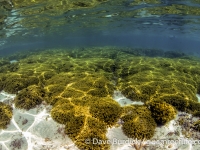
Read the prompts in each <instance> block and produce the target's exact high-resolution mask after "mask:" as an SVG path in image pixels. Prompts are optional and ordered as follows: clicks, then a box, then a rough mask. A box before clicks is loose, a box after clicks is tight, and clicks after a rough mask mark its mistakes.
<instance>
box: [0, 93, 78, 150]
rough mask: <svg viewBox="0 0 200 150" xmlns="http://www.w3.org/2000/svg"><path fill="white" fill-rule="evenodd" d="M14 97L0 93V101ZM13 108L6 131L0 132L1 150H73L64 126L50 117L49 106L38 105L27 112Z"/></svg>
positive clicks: (10, 99) (73, 146)
mask: <svg viewBox="0 0 200 150" xmlns="http://www.w3.org/2000/svg"><path fill="white" fill-rule="evenodd" d="M14 97H15V95H10V94H7V93H5V92H1V93H0V99H1V100H0V101H3V102H6V101H7V102H8V101H12V100H13V98H14ZM12 107H13V117H12V119H11V122H10V124H9V125H8V127H7V129H6V130H0V149H1V150H11V149H15V148H16V149H20V150H41V149H45V150H46V149H49V150H51V149H52V150H64V149H67V148H68V149H71V150H75V149H76V147H75V145H74V144H73V142H72V141H71V140H70V139H69V138H68V137H67V135H65V134H64V126H63V125H60V124H58V123H56V122H55V121H53V120H52V118H51V117H50V113H49V110H50V109H51V106H48V105H44V104H42V105H40V106H38V107H37V108H34V109H31V110H29V111H25V110H19V109H16V108H15V107H14V105H12Z"/></svg>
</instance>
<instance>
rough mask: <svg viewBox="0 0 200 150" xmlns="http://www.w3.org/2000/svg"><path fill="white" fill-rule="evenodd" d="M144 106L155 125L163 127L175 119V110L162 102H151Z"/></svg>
mask: <svg viewBox="0 0 200 150" xmlns="http://www.w3.org/2000/svg"><path fill="white" fill-rule="evenodd" d="M146 105H147V106H148V108H149V109H150V111H151V115H152V117H153V118H154V120H155V121H156V123H157V124H161V125H164V124H166V123H168V122H169V121H170V120H172V119H174V118H175V117H176V113H177V111H176V109H174V107H173V106H172V105H170V104H168V103H166V102H164V101H151V102H148V103H147V104H146Z"/></svg>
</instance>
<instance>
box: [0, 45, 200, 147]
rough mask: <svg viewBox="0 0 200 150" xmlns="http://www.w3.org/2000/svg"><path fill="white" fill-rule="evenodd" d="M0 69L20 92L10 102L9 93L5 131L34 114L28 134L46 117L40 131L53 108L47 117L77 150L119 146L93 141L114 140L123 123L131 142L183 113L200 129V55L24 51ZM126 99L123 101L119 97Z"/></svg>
mask: <svg viewBox="0 0 200 150" xmlns="http://www.w3.org/2000/svg"><path fill="white" fill-rule="evenodd" d="M0 64H1V68H0V90H1V91H5V92H7V93H9V94H15V95H16V96H14V97H13V98H11V99H6V100H5V97H3V95H2V98H1V103H0V109H1V113H2V114H1V118H0V128H1V134H3V132H4V131H5V130H7V129H6V128H7V127H8V128H10V127H11V126H12V124H13V117H14V118H15V124H14V125H15V127H16V126H17V124H21V125H22V124H24V125H26V123H25V122H26V121H24V120H23V121H24V122H20V121H18V122H16V120H20V119H21V118H20V117H19V113H20V111H24V112H29V111H33V114H31V115H30V117H26V119H27V118H30V121H29V120H28V119H27V121H28V122H29V123H30V126H28V125H27V127H26V126H23V128H24V130H26V131H29V130H30V127H31V130H34V129H35V130H37V129H40V128H39V127H42V126H46V125H45V124H42V122H44V121H43V120H45V118H42V119H41V125H39V127H38V128H37V127H33V126H31V121H32V123H34V122H33V120H34V119H33V118H32V117H33V116H34V110H35V109H36V108H42V109H44V108H45V109H44V110H46V109H48V110H47V112H48V113H47V114H48V115H47V114H46V112H45V114H46V116H49V117H50V118H51V120H52V121H54V124H57V125H59V126H62V127H63V130H62V131H63V133H62V134H63V136H67V137H68V138H70V139H71V140H72V141H73V143H74V144H75V145H76V148H77V149H86V150H90V149H91V150H93V149H94V150H102V149H105V150H106V149H112V146H111V145H110V144H109V143H102V144H93V143H92V142H91V141H89V143H88V141H87V142H86V141H85V140H86V139H89V140H91V139H95V138H96V139H101V140H102V141H105V140H108V129H110V128H115V127H116V128H117V127H119V126H120V128H121V132H123V134H124V136H126V137H128V138H132V139H139V140H147V139H152V138H153V137H155V135H156V133H155V131H156V130H157V128H158V127H160V126H166V125H168V124H169V123H170V122H171V121H173V119H175V118H176V117H177V114H178V113H188V114H190V115H191V118H192V117H194V118H196V119H194V120H192V121H191V122H190V126H189V128H191V130H193V132H197V133H198V132H199V124H200V123H199V120H198V118H199V117H200V104H199V102H198V98H197V96H196V95H197V94H200V59H199V58H196V57H194V56H188V55H186V54H184V53H181V52H174V51H161V50H155V49H139V48H124V47H85V48H76V49H47V50H37V51H32V52H26V53H17V54H13V55H11V56H8V57H6V58H2V59H1V60H0ZM5 95H6V94H5ZM120 95H123V98H122V99H117V97H118V96H120ZM127 98H128V99H129V100H127ZM131 102H132V103H131ZM39 110H40V109H39ZM18 111H19V112H18ZM43 113H44V112H43ZM25 114H26V115H29V114H27V113H25ZM36 114H37V113H36ZM36 114H35V115H36ZM35 117H36V116H35ZM185 119H186V118H185ZM21 120H22V119H21ZM186 120H187V119H186ZM184 121H185V120H184V119H183V121H182V123H183V122H184ZM37 123H38V124H40V121H39V122H37ZM50 124H51V123H50ZM52 124H53V123H52ZM20 130H21V129H20ZM45 131H46V130H45ZM45 131H42V130H40V131H34V132H36V133H38V134H41V133H40V132H45ZM29 132H30V131H29ZM29 132H25V133H26V134H29ZM46 132H48V130H47V131H46ZM174 132H175V131H174ZM180 132H181V131H180ZM8 133H9V132H8ZM183 136H185V137H187V136H188V135H184V134H183ZM51 137H52V136H49V137H48V139H46V140H47V141H48V140H49V141H51V140H52V139H51ZM41 138H44V139H45V137H41ZM187 138H189V137H187ZM22 140H23V139H22ZM5 143H6V142H4V145H2V147H4V148H5V146H6V145H5ZM41 144H42V143H41ZM62 144H63V143H62ZM39 145H40V144H39Z"/></svg>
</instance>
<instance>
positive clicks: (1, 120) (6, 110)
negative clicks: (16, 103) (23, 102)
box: [0, 102, 13, 129]
mask: <svg viewBox="0 0 200 150" xmlns="http://www.w3.org/2000/svg"><path fill="white" fill-rule="evenodd" d="M12 114H13V113H12V107H10V106H9V105H6V104H4V103H2V102H0V129H5V128H6V127H7V125H8V124H9V123H10V120H11V118H12Z"/></svg>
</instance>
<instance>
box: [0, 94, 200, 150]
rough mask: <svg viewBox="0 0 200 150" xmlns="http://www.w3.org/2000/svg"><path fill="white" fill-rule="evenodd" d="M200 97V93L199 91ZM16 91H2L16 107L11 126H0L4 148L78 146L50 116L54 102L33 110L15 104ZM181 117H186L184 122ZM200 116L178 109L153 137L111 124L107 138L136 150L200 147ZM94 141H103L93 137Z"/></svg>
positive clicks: (63, 149) (116, 148)
mask: <svg viewBox="0 0 200 150" xmlns="http://www.w3.org/2000/svg"><path fill="white" fill-rule="evenodd" d="M197 97H198V99H199V100H200V96H199V95H197ZM14 98H15V95H13V94H8V93H6V92H4V91H1V92H0V101H1V102H4V103H7V104H10V105H12V107H13V117H12V120H11V123H10V124H9V125H8V127H7V129H5V130H0V150H19V149H20V150H78V148H77V147H76V146H75V144H74V143H73V142H72V140H71V139H70V138H69V137H68V136H67V135H66V134H65V133H64V126H63V125H60V124H58V123H56V122H55V121H54V120H53V119H52V118H51V116H50V110H51V106H50V105H47V104H45V103H42V104H41V105H39V106H37V107H36V108H34V109H30V110H29V111H25V110H20V109H16V108H15V106H14V104H12V101H13V99H14ZM113 98H114V99H115V100H116V101H117V102H118V103H119V104H120V105H121V106H124V105H130V104H139V105H142V104H143V103H142V102H133V101H131V100H130V99H127V98H126V97H124V96H123V95H122V94H121V93H120V91H115V92H114V95H113ZM180 119H185V120H184V121H185V122H184V123H183V124H182V125H181V124H180V123H179V121H180ZM197 119H199V118H196V117H192V115H190V114H187V113H185V112H178V114H177V116H176V118H175V119H174V120H171V121H170V122H169V123H168V124H166V125H164V126H160V127H157V128H156V131H155V135H154V137H153V138H152V139H151V140H148V141H147V140H146V141H139V140H138V141H137V140H136V139H130V138H128V137H127V136H126V135H125V134H124V133H123V131H122V129H121V126H120V124H119V126H118V127H112V128H108V131H107V138H108V141H104V142H107V143H110V144H111V147H110V149H111V150H134V149H135V148H134V144H135V146H136V145H137V146H142V147H143V149H146V150H165V149H166V150H199V149H200V133H199V132H197V131H195V130H193V129H191V128H190V127H191V125H192V123H193V122H194V121H196V120H197ZM92 142H94V144H98V142H99V141H97V140H95V139H94V140H92Z"/></svg>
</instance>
